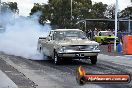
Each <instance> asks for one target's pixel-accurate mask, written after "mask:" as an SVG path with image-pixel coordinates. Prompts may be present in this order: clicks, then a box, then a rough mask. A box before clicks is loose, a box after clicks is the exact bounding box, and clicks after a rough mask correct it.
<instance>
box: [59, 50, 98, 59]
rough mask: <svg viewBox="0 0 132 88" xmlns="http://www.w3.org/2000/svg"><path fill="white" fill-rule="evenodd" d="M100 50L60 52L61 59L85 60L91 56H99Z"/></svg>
mask: <svg viewBox="0 0 132 88" xmlns="http://www.w3.org/2000/svg"><path fill="white" fill-rule="evenodd" d="M99 52H100V50H93V51H68V52H58V56H59V57H75V58H76V57H77V58H85V57H90V56H97V55H98V53H99Z"/></svg>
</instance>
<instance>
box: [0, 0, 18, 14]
mask: <svg viewBox="0 0 132 88" xmlns="http://www.w3.org/2000/svg"><path fill="white" fill-rule="evenodd" d="M9 10H11V11H12V12H14V13H19V9H18V7H17V3H16V2H8V3H6V2H2V4H1V12H2V13H4V12H6V11H9Z"/></svg>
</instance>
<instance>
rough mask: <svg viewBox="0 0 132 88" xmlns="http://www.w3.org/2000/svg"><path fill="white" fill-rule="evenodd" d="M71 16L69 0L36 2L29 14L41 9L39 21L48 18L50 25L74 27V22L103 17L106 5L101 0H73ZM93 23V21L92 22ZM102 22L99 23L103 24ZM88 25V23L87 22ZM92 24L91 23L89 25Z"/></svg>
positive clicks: (41, 21)
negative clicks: (96, 0)
mask: <svg viewBox="0 0 132 88" xmlns="http://www.w3.org/2000/svg"><path fill="white" fill-rule="evenodd" d="M72 5H73V9H72V17H71V0H49V1H48V4H43V5H40V4H37V5H34V7H33V8H32V9H31V13H30V15H33V13H35V12H37V11H41V12H42V15H41V16H40V19H39V22H40V23H41V24H43V22H44V21H46V20H50V21H51V25H57V26H58V27H59V28H76V23H77V22H78V21H80V20H84V19H88V18H105V16H104V12H105V10H106V7H107V5H106V4H103V3H101V2H99V3H95V4H94V5H92V1H91V0H73V2H72ZM93 24H94V23H93ZM103 24H104V23H101V25H103ZM87 25H88V24H87ZM89 26H93V25H89Z"/></svg>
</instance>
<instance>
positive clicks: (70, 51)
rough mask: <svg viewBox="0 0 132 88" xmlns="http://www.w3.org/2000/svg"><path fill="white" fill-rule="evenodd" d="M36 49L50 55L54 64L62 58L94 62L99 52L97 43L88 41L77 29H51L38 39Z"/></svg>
mask: <svg viewBox="0 0 132 88" xmlns="http://www.w3.org/2000/svg"><path fill="white" fill-rule="evenodd" d="M37 49H38V51H39V52H40V53H42V54H43V55H46V56H49V57H52V59H53V60H54V63H55V64H59V63H60V62H61V60H62V59H65V60H66V59H90V60H91V63H92V64H96V62H97V55H98V53H99V52H100V50H99V43H97V42H95V41H90V40H89V39H88V38H87V37H86V35H85V33H84V32H83V31H82V30H79V29H56V30H51V32H50V34H49V36H47V37H46V38H44V37H40V38H39V39H38V46H37Z"/></svg>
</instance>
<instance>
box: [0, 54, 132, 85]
mask: <svg viewBox="0 0 132 88" xmlns="http://www.w3.org/2000/svg"><path fill="white" fill-rule="evenodd" d="M0 57H1V58H2V59H3V60H4V61H6V62H7V63H8V64H10V65H11V66H13V67H14V68H16V69H17V70H18V71H19V72H21V73H23V74H24V75H25V76H26V77H27V78H28V79H30V80H31V81H33V82H34V83H35V85H36V88H132V82H130V83H128V84H87V85H84V86H80V85H78V84H77V82H76V78H75V76H76V75H75V74H76V73H75V72H76V69H77V67H78V66H80V65H82V66H83V67H84V68H85V69H86V71H87V72H88V73H89V74H130V75H131V77H132V70H131V69H132V67H130V66H125V65H120V64H115V63H111V62H109V61H105V60H98V62H97V65H92V64H91V63H90V61H89V60H80V61H78V60H71V61H64V62H63V63H62V64H61V65H58V66H57V65H54V63H53V62H52V61H50V60H47V61H33V60H28V59H26V58H22V57H17V56H12V55H6V54H0Z"/></svg>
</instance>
